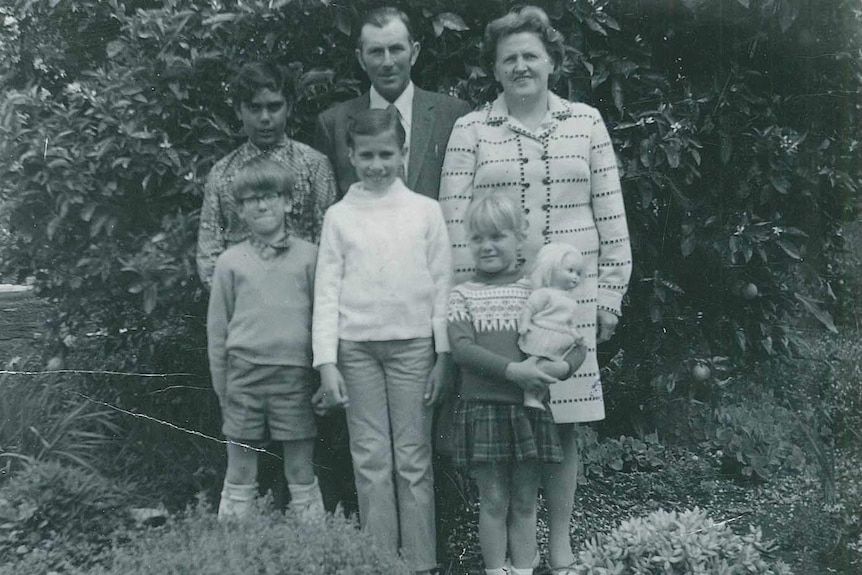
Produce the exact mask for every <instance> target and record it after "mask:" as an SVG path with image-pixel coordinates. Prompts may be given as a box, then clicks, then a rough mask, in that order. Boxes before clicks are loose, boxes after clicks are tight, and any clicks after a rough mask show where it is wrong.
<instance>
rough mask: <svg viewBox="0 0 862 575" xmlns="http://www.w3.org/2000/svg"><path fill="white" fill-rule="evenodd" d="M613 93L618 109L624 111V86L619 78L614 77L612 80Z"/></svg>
mask: <svg viewBox="0 0 862 575" xmlns="http://www.w3.org/2000/svg"><path fill="white" fill-rule="evenodd" d="M611 95H612V96H613V98H614V105H615V106H616V107H617V110H619V111H620V112H622V111H623V105H624V100H623V86H622V83H620V81H619V78H614V79H613V80H612V81H611Z"/></svg>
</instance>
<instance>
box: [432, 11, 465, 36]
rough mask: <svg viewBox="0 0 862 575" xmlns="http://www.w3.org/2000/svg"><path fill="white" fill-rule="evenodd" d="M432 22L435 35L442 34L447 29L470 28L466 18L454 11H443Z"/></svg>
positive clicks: (462, 30)
mask: <svg viewBox="0 0 862 575" xmlns="http://www.w3.org/2000/svg"><path fill="white" fill-rule="evenodd" d="M431 24H432V25H433V26H434V35H435V36H440V35H441V34H442V33H443V32H444V31H445V30H454V31H456V32H464V31H466V30H469V29H470V27H469V26H467V24H465V23H464V20H463V19H462V18H461V17H460V16H458V15H457V14H455V13H453V12H441V13H440V14H437V16H435V17H434V20H433V21H432V22H431Z"/></svg>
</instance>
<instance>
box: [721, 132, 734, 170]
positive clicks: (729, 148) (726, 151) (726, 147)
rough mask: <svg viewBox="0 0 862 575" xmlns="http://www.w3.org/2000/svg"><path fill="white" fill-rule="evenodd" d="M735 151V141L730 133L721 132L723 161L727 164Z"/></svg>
mask: <svg viewBox="0 0 862 575" xmlns="http://www.w3.org/2000/svg"><path fill="white" fill-rule="evenodd" d="M732 153H733V141H732V140H731V138H730V135H728V134H726V133H724V132H720V133H719V154H720V155H721V163H722V164H727V163H728V162H729V161H730V156H731V154H732Z"/></svg>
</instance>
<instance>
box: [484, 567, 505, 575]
mask: <svg viewBox="0 0 862 575" xmlns="http://www.w3.org/2000/svg"><path fill="white" fill-rule="evenodd" d="M485 575H508V573H507V572H506V570H505V569H504V568H503V567H497V568H496V569H485Z"/></svg>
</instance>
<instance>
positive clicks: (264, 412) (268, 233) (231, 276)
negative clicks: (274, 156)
mask: <svg viewBox="0 0 862 575" xmlns="http://www.w3.org/2000/svg"><path fill="white" fill-rule="evenodd" d="M294 186H295V180H294V177H293V175H292V174H291V173H290V172H289V171H287V170H285V169H284V168H283V167H282V166H281V165H279V164H278V163H276V162H275V161H273V160H270V159H266V158H259V159H257V160H254V161H252V162H250V163H249V164H247V165H246V166H245V168H243V169H242V170H240V171H239V172H238V173H237V175H236V178H235V180H234V181H233V184H232V192H233V199H234V201H235V203H236V206H237V211H238V215H239V217H240V219H241V220H242V222H243V223H244V224H245V226H246V227H247V228H248V231H249V237H248V238H247V239H246V240H244V241H242V242H240V243H238V244H235V245H233V246H231V247H229V248H228V249H227V250H225V251H224V252H223V253H222V254H221V255H220V256H219V257H218V259H217V261H216V265H215V272H214V274H213V279H212V290H211V292H210V301H209V310H208V312H207V343H208V346H207V347H208V353H209V362H210V371H211V373H212V382H213V387H214V388H215V392H216V394H217V395H218V398H219V405H220V406H221V411H222V419H223V426H222V432H223V433H224V435H225V437H226V438H227V459H228V463H227V473H226V475H225V480H224V487H223V489H222V492H221V501H220V503H219V510H218V515H219V519H220V520H224V519H227V518H230V517H243V516H245V515H247V514H248V513H249V512H250V510H251V509H252V506H253V500H254V498H255V496H256V495H257V483H256V481H257V465H258V453H259V451H260V449H259V448H260V447H261V446H262V445H263V441H264V440H265V439H266V431H267V430H268V431H269V438H270V439H272V440H273V441H278V442H282V443H283V445H284V475H285V477H286V479H287V483H288V489H289V490H290V498H291V508H292V509H294V510H295V511H296V513H298V514H299V516H300V518H303V519H306V520H313V519H315V518H318V517H321V516H322V515H323V513H324V510H323V498H322V497H321V493H320V488H319V485H318V481H317V477H316V476H315V474H314V467H313V464H312V456H313V454H314V443H315V439H316V437H317V427H316V424H315V420H314V412H313V408H312V404H311V397H312V394H313V393H314V389H315V387H316V385H315V384H316V381H315V377H314V371H313V370H312V369H311V309H312V297H313V293H314V273H315V262H316V261H317V247H316V246H314V245H313V244H311V243H309V242H307V241H305V240H302V239H300V238H298V237H296V236H292V235H290V234H289V233H288V232H287V229H286V226H285V218H284V215H285V212H287V211H288V210H290V207H291V202H292V201H293V197H292V191H293V189H294Z"/></svg>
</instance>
